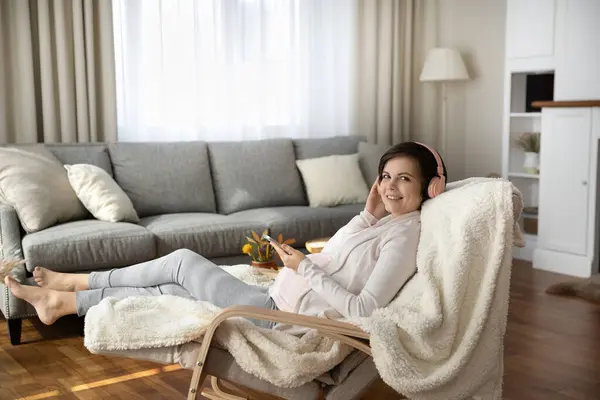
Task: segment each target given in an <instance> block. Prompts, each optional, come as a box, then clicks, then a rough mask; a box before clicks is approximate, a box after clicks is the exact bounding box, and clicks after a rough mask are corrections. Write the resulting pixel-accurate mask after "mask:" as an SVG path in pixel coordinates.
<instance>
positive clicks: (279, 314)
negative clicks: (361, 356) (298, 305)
mask: <svg viewBox="0 0 600 400" xmlns="http://www.w3.org/2000/svg"><path fill="white" fill-rule="evenodd" d="M235 317H244V318H252V319H258V320H264V321H274V322H279V323H284V324H292V325H297V326H304V327H307V328H313V329H316V330H317V331H319V332H320V333H321V334H322V335H323V336H327V337H331V338H333V339H336V340H339V341H341V342H343V343H345V344H347V345H349V346H352V347H354V348H355V349H358V350H360V351H362V352H364V353H366V354H367V355H368V356H370V357H372V353H371V348H370V346H369V345H367V344H366V343H365V342H364V341H361V339H362V340H368V339H369V334H368V333H366V332H365V331H363V330H362V329H360V328H358V327H356V326H354V325H352V324H349V323H346V322H340V321H334V320H330V319H325V318H320V317H309V316H305V315H300V314H295V313H290V312H286V311H279V310H267V309H264V308H259V307H253V306H233V307H229V308H226V309H224V310H223V311H222V312H220V313H219V314H218V315H217V316H216V317H215V318H214V319H213V321H212V322H211V323H210V324H209V325H207V326H206V328H205V330H204V339H203V340H202V346H201V347H200V351H199V353H198V357H197V359H196V364H195V366H194V372H193V374H192V379H191V382H190V387H189V390H188V396H187V399H188V400H195V399H196V398H197V396H198V394H202V395H203V396H205V397H207V398H209V399H215V400H216V399H223V400H238V399H244V398H243V397H238V396H234V395H231V394H228V393H225V392H223V391H222V390H221V389H220V388H219V386H218V378H216V377H211V386H212V389H213V391H212V392H207V391H203V392H199V390H198V388H199V387H200V388H201V387H202V386H203V384H204V381H205V379H206V377H207V374H206V373H205V372H203V369H204V364H205V362H206V357H207V355H208V351H209V349H210V344H211V343H212V339H213V336H214V334H215V332H216V331H217V328H218V327H219V325H220V324H221V323H222V322H224V321H226V320H228V319H229V318H235Z"/></svg>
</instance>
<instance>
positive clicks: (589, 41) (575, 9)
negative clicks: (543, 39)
mask: <svg viewBox="0 0 600 400" xmlns="http://www.w3.org/2000/svg"><path fill="white" fill-rule="evenodd" d="M527 3H528V1H527ZM597 99H600V1H599V0H558V3H557V20H556V71H555V90H554V100H556V101H561V100H597Z"/></svg>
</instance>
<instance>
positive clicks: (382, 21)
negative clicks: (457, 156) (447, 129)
mask: <svg viewBox="0 0 600 400" xmlns="http://www.w3.org/2000/svg"><path fill="white" fill-rule="evenodd" d="M436 7H437V5H436V2H431V1H418V0H358V10H357V14H356V15H357V31H356V35H357V48H356V53H355V67H354V68H355V70H354V74H353V76H354V79H353V93H354V95H353V98H354V99H355V101H354V113H353V116H354V120H353V133H355V134H358V135H363V136H366V137H367V139H368V140H369V142H372V143H376V144H384V145H391V144H395V143H399V142H402V141H406V140H415V139H420V140H431V139H432V137H431V136H432V131H435V120H436V115H437V114H436V113H435V112H431V111H432V109H435V107H436V105H435V102H436V100H435V95H434V94H432V93H428V91H431V88H429V87H423V86H421V85H419V80H418V76H419V73H420V69H421V67H422V65H423V61H424V55H425V54H426V51H427V49H428V48H429V47H432V46H434V44H435V41H436V24H437V22H436V16H437V15H436V13H435V10H436ZM424 110H427V112H423V111H424ZM432 118H433V120H434V121H433V122H434V123H433V124H432V121H431V119H432ZM433 136H435V133H434V134H433Z"/></svg>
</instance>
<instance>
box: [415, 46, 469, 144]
mask: <svg viewBox="0 0 600 400" xmlns="http://www.w3.org/2000/svg"><path fill="white" fill-rule="evenodd" d="M419 79H420V81H421V82H441V84H442V132H441V139H442V140H441V142H442V143H441V147H442V149H441V153H442V154H444V155H445V154H446V150H447V132H446V129H447V128H446V114H447V104H446V82H449V81H461V80H468V79H469V73H468V72H467V68H466V67H465V63H464V62H463V59H462V57H461V56H460V53H459V52H458V51H457V50H455V49H449V48H440V47H438V48H434V49H431V50H429V53H428V54H427V58H426V59H425V65H423V70H422V71H421V76H420V77H419Z"/></svg>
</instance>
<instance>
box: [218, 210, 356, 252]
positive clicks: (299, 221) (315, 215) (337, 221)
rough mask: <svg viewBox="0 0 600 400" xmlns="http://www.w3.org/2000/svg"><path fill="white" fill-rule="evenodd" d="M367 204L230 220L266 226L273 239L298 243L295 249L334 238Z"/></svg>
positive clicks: (267, 212)
mask: <svg viewBox="0 0 600 400" xmlns="http://www.w3.org/2000/svg"><path fill="white" fill-rule="evenodd" d="M364 207H365V205H364V204H346V205H341V206H337V207H308V206H305V207H270V208H260V209H255V210H246V211H240V212H237V213H235V214H231V215H230V217H232V218H238V219H239V220H245V221H260V222H261V223H263V224H266V226H267V228H269V230H270V232H271V235H272V236H274V237H277V236H278V235H279V234H280V233H281V234H282V235H283V238H284V239H291V238H294V239H296V243H295V244H294V247H302V246H304V244H305V243H306V241H308V240H311V239H315V238H320V237H327V236H333V234H335V233H336V232H337V231H338V230H339V229H340V228H341V227H343V226H344V225H346V224H347V223H348V222H350V220H351V219H352V218H353V217H354V216H356V215H358V214H359V213H360V212H361V211H362V210H363V209H364Z"/></svg>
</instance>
